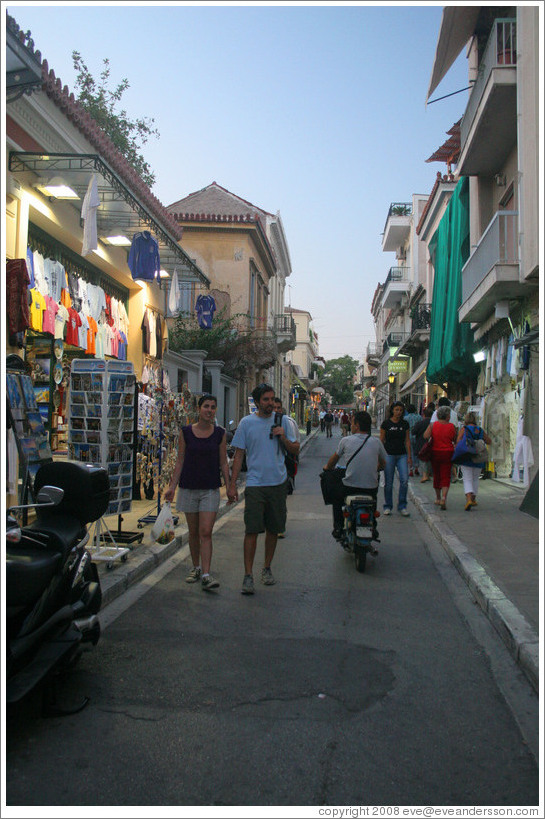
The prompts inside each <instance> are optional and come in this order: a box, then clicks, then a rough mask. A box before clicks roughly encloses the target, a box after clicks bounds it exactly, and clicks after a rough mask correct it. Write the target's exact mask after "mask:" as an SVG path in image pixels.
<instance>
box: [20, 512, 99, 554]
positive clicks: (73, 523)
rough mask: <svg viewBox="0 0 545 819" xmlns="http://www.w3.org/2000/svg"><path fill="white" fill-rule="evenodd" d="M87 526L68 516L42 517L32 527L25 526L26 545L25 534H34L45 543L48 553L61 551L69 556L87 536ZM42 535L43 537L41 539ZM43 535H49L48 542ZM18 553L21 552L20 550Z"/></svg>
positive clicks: (23, 531) (50, 515) (51, 515)
mask: <svg viewBox="0 0 545 819" xmlns="http://www.w3.org/2000/svg"><path fill="white" fill-rule="evenodd" d="M86 531H87V530H86V528H85V526H82V524H81V523H80V522H79V520H77V519H76V518H73V517H69V516H68V515H53V514H49V515H45V514H44V515H40V517H39V518H38V519H37V520H35V521H34V522H33V523H31V524H30V526H25V528H24V529H23V530H22V533H23V540H22V541H21V543H22V544H24V539H25V534H26V533H28V536H29V537H32V536H33V535H34V533H35V534H36V537H37V539H38V540H39V541H40V542H43V543H44V549H46V550H47V551H54V552H57V551H60V552H61V553H62V554H63V555H68V553H69V552H70V550H71V549H72V548H73V547H74V546H75V545H76V543H77V542H78V541H80V540H82V538H83V537H84V536H85V533H86ZM40 535H42V537H40ZM43 535H47V541H46V540H45V539H44V537H43ZM16 548H17V551H19V548H18V547H16Z"/></svg>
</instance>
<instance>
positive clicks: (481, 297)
mask: <svg viewBox="0 0 545 819" xmlns="http://www.w3.org/2000/svg"><path fill="white" fill-rule="evenodd" d="M519 268H520V259H519V241H518V213H517V211H508V210H500V211H498V212H497V213H496V214H495V215H494V217H493V219H492V221H491V222H490V224H489V225H488V227H487V228H486V230H485V232H484V233H483V235H482V236H481V238H480V240H479V243H478V244H477V246H476V247H475V248H474V250H473V252H472V254H471V256H470V257H469V259H468V260H467V262H466V263H465V265H464V266H463V268H462V303H461V305H460V308H459V310H458V318H459V319H460V321H471V322H481V321H484V320H485V319H486V318H488V316H489V315H490V313H491V312H492V311H493V310H494V307H495V304H496V302H498V301H503V300H505V299H518V298H521V297H522V296H524V295H526V294H528V293H529V292H530V288H531V287H532V285H530V284H526V283H524V282H521V281H520V274H519Z"/></svg>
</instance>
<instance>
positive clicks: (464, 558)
mask: <svg viewBox="0 0 545 819" xmlns="http://www.w3.org/2000/svg"><path fill="white" fill-rule="evenodd" d="M409 497H410V498H411V500H412V502H413V503H414V505H415V506H416V508H417V509H418V511H419V512H420V514H421V516H422V517H423V518H424V520H425V522H426V523H427V524H428V526H429V528H430V529H431V531H432V532H433V534H434V535H435V537H436V538H437V539H438V541H439V543H440V544H441V545H442V547H443V549H444V550H445V552H446V553H447V555H448V557H449V559H450V560H451V562H452V563H453V564H454V566H455V567H456V569H457V570H458V572H459V574H460V575H461V577H462V578H463V580H464V581H465V582H466V583H467V585H468V587H469V590H470V592H471V594H472V596H473V598H474V599H475V602H476V603H478V604H479V606H480V607H481V609H482V610H483V612H484V613H485V614H486V616H487V617H488V619H489V621H490V622H491V624H492V625H493V626H494V628H495V629H496V631H497V632H498V634H499V635H500V637H501V638H502V640H503V642H504V643H505V645H506V646H507V648H508V649H509V652H510V654H511V656H512V657H513V659H514V660H515V662H516V663H517V664H518V665H519V666H520V668H521V669H522V670H523V671H524V673H525V674H526V676H527V678H528V680H529V681H530V683H531V685H532V687H533V688H534V690H535V691H536V693H537V694H539V637H538V635H537V634H536V632H535V630H534V629H533V628H532V626H531V625H530V624H529V623H528V621H527V620H526V618H525V617H524V615H522V614H521V613H520V611H519V610H518V609H517V607H516V606H514V605H513V603H512V602H511V601H510V600H509V599H508V598H507V597H506V596H505V594H504V593H503V592H502V591H501V589H499V588H498V586H496V584H495V583H494V582H493V580H491V579H490V577H489V575H488V574H487V572H486V571H485V569H483V567H482V566H481V564H480V563H479V562H478V561H477V560H475V558H474V557H473V556H472V555H471V554H470V552H469V551H468V549H467V546H466V545H465V544H464V543H462V541H461V540H460V539H459V538H458V537H457V535H455V534H454V532H453V531H452V529H451V528H450V527H449V526H448V525H447V524H445V523H443V521H442V519H441V518H439V517H438V515H437V514H436V513H434V512H433V511H432V506H431V504H430V503H429V501H427V500H423V499H422V497H420V496H419V495H417V494H416V492H415V491H414V489H413V487H412V486H411V485H410V484H409Z"/></svg>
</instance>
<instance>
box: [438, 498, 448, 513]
mask: <svg viewBox="0 0 545 819" xmlns="http://www.w3.org/2000/svg"><path fill="white" fill-rule="evenodd" d="M439 506H440V507H441V511H442V512H446V511H447V505H446V503H445V501H441V503H440V504H439Z"/></svg>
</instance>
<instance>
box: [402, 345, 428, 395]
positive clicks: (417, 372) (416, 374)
mask: <svg viewBox="0 0 545 819" xmlns="http://www.w3.org/2000/svg"><path fill="white" fill-rule="evenodd" d="M427 366H428V356H427V355H426V358H425V359H424V361H423V362H422V363H421V364H419V365H418V367H417V368H416V370H415V371H414V373H413V374H412V375H411V377H410V378H409V379H407V381H405V383H404V384H403V386H402V387H401V389H400V391H399V392H400V395H404V394H405V393H406V392H409V390H410V389H411V387H412V386H413V385H414V384H416V382H417V381H418V380H419V378H421V377H422V376H423V375H424V373H425V372H426V367H427Z"/></svg>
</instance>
